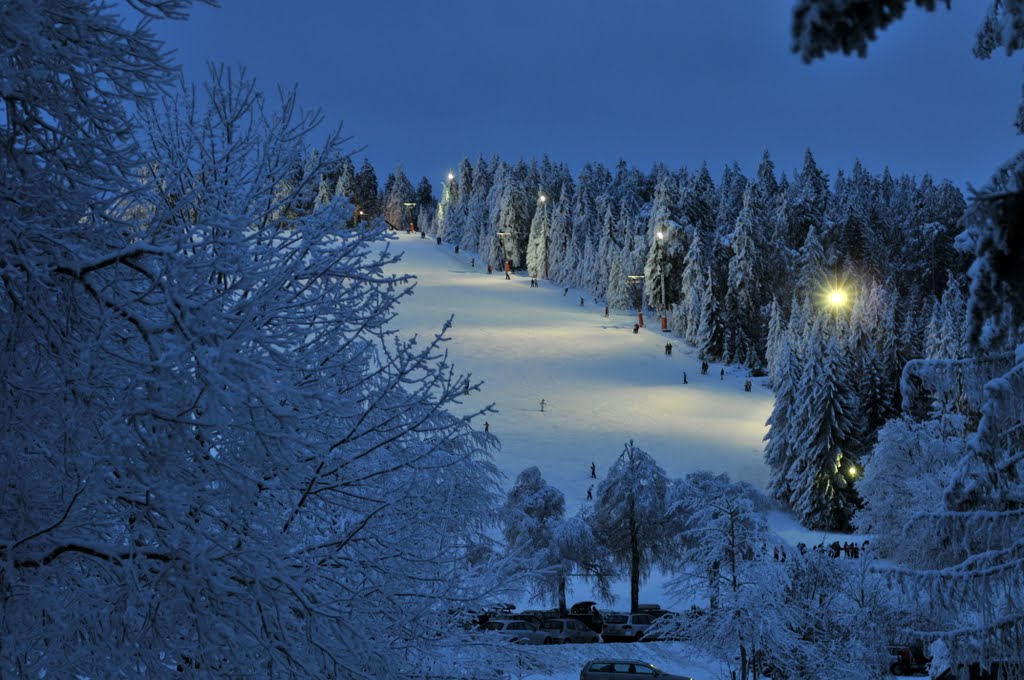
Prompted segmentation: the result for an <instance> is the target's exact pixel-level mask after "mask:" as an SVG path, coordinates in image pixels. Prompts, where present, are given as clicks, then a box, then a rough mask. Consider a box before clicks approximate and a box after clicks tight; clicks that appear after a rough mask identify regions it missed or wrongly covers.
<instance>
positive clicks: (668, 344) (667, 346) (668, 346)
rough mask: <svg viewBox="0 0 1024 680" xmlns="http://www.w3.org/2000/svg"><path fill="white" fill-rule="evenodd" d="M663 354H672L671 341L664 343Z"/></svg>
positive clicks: (668, 355)
mask: <svg viewBox="0 0 1024 680" xmlns="http://www.w3.org/2000/svg"><path fill="white" fill-rule="evenodd" d="M665 356H667V357H670V356H672V343H671V342H666V343H665Z"/></svg>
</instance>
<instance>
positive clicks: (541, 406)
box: [540, 399, 547, 413]
mask: <svg viewBox="0 0 1024 680" xmlns="http://www.w3.org/2000/svg"><path fill="white" fill-rule="evenodd" d="M546 403H547V402H546V401H544V400H543V399H541V400H540V412H541V413H544V404H546Z"/></svg>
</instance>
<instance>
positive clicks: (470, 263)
mask: <svg viewBox="0 0 1024 680" xmlns="http://www.w3.org/2000/svg"><path fill="white" fill-rule="evenodd" d="M469 266H470V267H475V266H476V258H475V257H474V258H471V259H470V260H469Z"/></svg>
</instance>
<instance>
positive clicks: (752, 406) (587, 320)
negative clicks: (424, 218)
mask: <svg viewBox="0 0 1024 680" xmlns="http://www.w3.org/2000/svg"><path fill="white" fill-rule="evenodd" d="M390 247H391V248H392V249H394V250H397V251H401V252H403V253H404V254H403V259H402V262H401V264H399V265H398V266H397V267H396V268H395V271H396V272H402V273H410V274H414V275H415V276H416V277H417V278H418V282H417V286H416V291H415V293H414V295H413V296H412V297H410V298H406V300H405V301H404V302H403V303H402V305H401V306H400V308H399V317H398V320H397V323H396V327H397V328H398V329H400V330H401V331H402V332H403V334H411V333H418V334H420V335H421V336H424V337H429V336H431V335H433V334H435V333H437V331H438V330H439V329H440V327H441V324H442V323H443V322H444V320H445V319H446V318H447V317H448V315H449V314H451V315H454V322H453V326H452V329H451V333H450V334H451V337H452V340H451V342H449V343H448V345H447V347H448V350H449V353H450V357H451V359H452V361H453V362H454V363H455V365H456V367H457V368H458V369H460V370H461V371H463V372H469V373H471V374H472V379H473V382H476V381H478V380H481V381H483V383H484V384H483V389H482V390H481V391H479V392H473V393H471V394H470V395H469V396H468V397H465V398H464V400H465V402H466V404H467V406H472V407H480V406H483V405H485V404H487V403H491V402H493V403H494V404H495V407H496V408H497V409H498V413H496V414H492V415H491V416H489V417H487V420H488V421H489V422H490V427H491V432H492V433H494V434H495V435H497V436H498V437H499V438H500V439H501V451H500V453H499V454H498V455H497V457H496V459H497V464H498V466H499V468H500V469H501V470H502V472H504V473H505V474H506V475H508V476H509V478H510V479H509V480H508V482H509V483H511V482H512V481H513V480H514V478H515V475H516V474H518V473H519V472H520V471H521V470H522V469H523V468H526V467H528V466H530V465H536V466H538V467H539V468H540V470H541V472H542V473H543V474H544V477H545V478H546V479H547V480H548V482H549V483H551V484H553V485H554V486H556V487H558V488H559V489H561V490H562V492H563V493H565V496H566V501H567V504H568V505H569V511H570V512H574V511H575V509H576V508H577V507H578V506H579V504H580V503H583V502H585V499H586V492H587V487H588V486H589V485H590V484H591V483H594V481H595V480H591V479H590V463H591V461H593V462H594V463H596V465H597V474H598V477H603V475H604V472H606V471H607V469H608V466H609V464H610V463H611V462H612V461H613V460H614V459H615V458H616V457H617V456H618V455H619V453H621V452H622V448H623V445H624V443H625V442H626V441H627V440H629V439H632V440H634V441H635V443H636V444H637V445H638V446H640V447H641V448H643V449H645V450H646V451H647V452H648V453H650V454H651V455H653V456H654V457H655V459H656V460H657V461H658V462H659V463H660V464H661V465H662V467H664V468H665V470H666V471H667V472H668V474H669V475H670V476H674V477H681V476H683V475H685V474H686V473H688V472H693V471H695V470H699V469H707V470H712V471H714V472H727V473H729V475H730V476H731V477H732V478H733V479H740V480H745V481H748V482H751V483H753V484H755V485H756V486H759V487H761V488H763V487H764V486H765V484H766V482H767V480H768V469H767V467H766V466H765V464H764V461H763V459H762V449H763V444H762V441H761V440H762V438H763V437H764V434H765V432H766V428H765V425H764V423H765V420H766V419H767V418H768V415H769V414H770V413H771V408H772V400H773V397H772V393H771V391H770V390H769V389H768V388H767V387H765V386H764V385H762V384H761V380H758V379H755V380H754V381H753V384H754V387H753V391H752V392H744V391H743V383H744V380H746V378H747V376H746V373H745V371H744V370H743V369H742V368H739V367H730V366H725V367H723V366H722V365H719V364H712V365H711V369H710V370H709V371H708V374H707V375H701V374H700V363H701V362H700V359H698V358H697V355H696V351H695V350H694V349H693V348H691V347H688V346H686V345H684V344H682V341H681V340H680V338H678V337H675V336H673V335H671V334H669V333H662V332H661V331H660V330H659V328H658V324H657V318H654V319H650V320H649V323H648V326H647V328H644V329H641V331H640V332H639V333H638V334H636V335H634V334H633V332H632V329H633V323H634V321H635V316H634V315H630V314H625V313H615V312H611V313H610V315H609V316H608V317H607V318H606V317H605V316H604V303H603V302H602V301H597V302H595V301H594V300H593V299H592V298H590V297H584V304H583V306H580V298H581V296H582V295H583V294H582V293H581V292H579V291H577V290H574V289H570V290H569V292H568V294H565V293H564V289H563V288H556V287H554V285H553V284H550V283H548V282H545V281H540V288H531V287H530V279H529V278H527V277H526V276H523V275H513V276H512V280H510V281H508V280H506V279H505V276H504V274H503V273H502V272H498V271H496V272H494V273H493V274H490V275H488V274H487V269H486V267H485V266H482V265H481V264H480V261H479V258H477V256H476V254H475V253H465V252H463V253H460V254H457V255H456V254H455V253H454V252H453V251H452V249H451V246H448V245H441V246H438V245H437V243H436V241H434V240H432V239H429V238H427V239H422V238H420V237H419V235H418V234H417V235H409V234H405V233H401V234H400V235H399V238H398V241H397V243H396V242H392V243H391V244H390ZM474 258H475V259H476V266H475V267H474V266H470V262H471V261H472V260H473V259H474ZM666 342H671V343H672V355H671V356H666V355H665V351H664V348H665V343H666ZM722 368H724V369H725V376H724V379H722V378H721V376H720V371H721V369H722ZM684 371H685V372H686V374H687V377H688V380H689V384H687V385H684V384H683V372H684ZM542 399H543V400H544V401H545V406H544V412H543V413H542V412H541V410H540V401H541V400H542ZM478 427H480V428H482V427H483V422H480V423H478Z"/></svg>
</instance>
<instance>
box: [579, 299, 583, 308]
mask: <svg viewBox="0 0 1024 680" xmlns="http://www.w3.org/2000/svg"><path fill="white" fill-rule="evenodd" d="M582 306H583V298H580V307H582Z"/></svg>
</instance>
